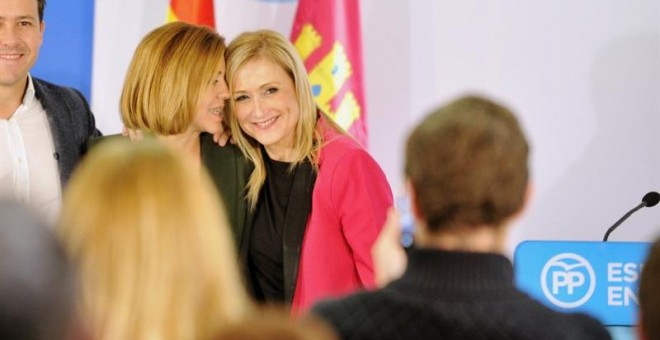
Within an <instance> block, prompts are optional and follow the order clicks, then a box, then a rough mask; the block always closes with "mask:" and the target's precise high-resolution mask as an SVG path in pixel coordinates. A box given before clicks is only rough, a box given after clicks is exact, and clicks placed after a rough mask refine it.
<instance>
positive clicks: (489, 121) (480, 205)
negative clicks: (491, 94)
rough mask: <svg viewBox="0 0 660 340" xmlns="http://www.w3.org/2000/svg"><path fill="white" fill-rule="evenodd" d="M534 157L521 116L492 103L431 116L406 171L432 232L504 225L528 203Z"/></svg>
mask: <svg viewBox="0 0 660 340" xmlns="http://www.w3.org/2000/svg"><path fill="white" fill-rule="evenodd" d="M528 153H529V147H528V145H527V140H526V139H525V136H524V133H523V131H522V129H521V128H520V125H519V123H518V120H517V119H516V117H515V116H514V115H513V113H512V112H511V111H509V110H508V109H507V108H505V107H504V106H502V105H499V104H497V103H494V102H492V101H490V100H488V99H485V98H481V97H477V96H467V97H462V98H460V99H458V100H455V101H453V102H451V103H449V104H448V105H446V106H443V107H440V108H439V109H437V110H436V111H434V112H432V113H431V114H430V115H428V116H427V117H426V118H425V119H424V120H423V121H422V122H421V123H420V124H419V125H418V126H417V127H416V128H415V129H414V130H413V132H412V134H411V135H410V137H409V138H408V142H407V146H406V157H405V173H406V176H407V177H408V178H409V180H410V181H411V183H412V186H413V188H414V189H415V193H416V195H417V196H416V199H417V204H418V208H419V210H420V213H421V215H422V217H423V219H424V220H425V221H426V223H427V224H428V228H429V230H430V231H431V232H433V231H438V230H440V229H444V228H448V227H451V226H454V225H499V224H500V223H501V222H504V220H505V219H506V218H507V217H509V216H511V215H512V214H513V213H515V212H516V211H518V210H519V209H520V208H522V205H523V203H524V197H525V192H526V189H527V182H528V168H527V159H528Z"/></svg>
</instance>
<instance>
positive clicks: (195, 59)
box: [120, 22, 226, 135]
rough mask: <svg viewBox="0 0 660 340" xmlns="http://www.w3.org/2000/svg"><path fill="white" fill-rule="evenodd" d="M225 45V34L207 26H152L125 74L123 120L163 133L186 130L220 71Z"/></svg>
mask: <svg viewBox="0 0 660 340" xmlns="http://www.w3.org/2000/svg"><path fill="white" fill-rule="evenodd" d="M225 48H226V45H225V39H224V38H223V37H222V36H220V35H218V33H217V32H215V31H213V30H211V29H210V28H208V27H205V26H197V25H192V24H187V23H184V22H173V23H169V24H165V25H162V26H160V27H158V28H156V29H154V30H153V31H151V32H149V33H148V34H147V35H146V36H145V37H144V38H143V39H142V41H141V42H140V44H139V45H138V47H137V48H136V50H135V54H134V55H133V59H132V60H131V63H130V65H129V67H128V71H127V73H126V79H125V80H124V87H123V89H122V93H121V108H120V109H121V117H122V121H123V123H124V126H126V127H127V128H129V129H138V130H142V131H145V132H147V131H148V132H153V133H155V134H159V135H175V134H179V133H182V132H184V131H185V130H186V128H188V126H189V125H190V123H191V122H192V121H193V119H194V118H195V113H196V109H197V106H198V105H199V103H200V101H201V99H202V95H203V94H204V93H205V89H206V87H207V86H208V85H209V84H210V83H211V81H213V80H214V79H215V78H216V77H217V74H218V71H219V70H220V66H221V64H222V58H223V54H224V52H225Z"/></svg>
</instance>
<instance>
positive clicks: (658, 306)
mask: <svg viewBox="0 0 660 340" xmlns="http://www.w3.org/2000/svg"><path fill="white" fill-rule="evenodd" d="M639 308H640V311H639V320H640V321H639V328H638V331H639V339H640V340H660V238H659V239H657V240H656V241H655V243H654V244H653V247H652V248H651V252H649V255H648V258H647V259H646V262H645V263H644V269H642V277H641V278H640V279H639Z"/></svg>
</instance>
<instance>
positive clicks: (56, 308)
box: [0, 201, 75, 340]
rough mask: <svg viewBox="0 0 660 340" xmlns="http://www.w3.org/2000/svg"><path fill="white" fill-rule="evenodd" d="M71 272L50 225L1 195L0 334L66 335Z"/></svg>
mask: <svg viewBox="0 0 660 340" xmlns="http://www.w3.org/2000/svg"><path fill="white" fill-rule="evenodd" d="M74 323H75V321H74V276H73V271H72V269H71V267H70V266H69V263H68V262H67V260H66V257H65V255H64V251H63V250H62V248H61V247H60V245H59V244H58V243H57V239H56V237H55V235H53V233H52V231H51V230H49V229H48V228H46V226H45V225H44V224H43V223H42V222H41V221H40V220H39V219H37V218H36V217H35V216H34V215H33V214H32V212H31V211H28V209H27V208H26V207H25V206H23V205H21V204H19V203H15V202H10V201H0V339H20V340H31V339H34V340H37V339H44V340H45V339H54V340H60V339H70V338H71V336H72V330H73V327H72V326H73V325H74Z"/></svg>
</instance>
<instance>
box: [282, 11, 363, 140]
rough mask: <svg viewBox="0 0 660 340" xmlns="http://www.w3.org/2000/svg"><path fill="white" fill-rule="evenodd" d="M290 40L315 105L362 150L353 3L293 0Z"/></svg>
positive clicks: (359, 63)
mask: <svg viewBox="0 0 660 340" xmlns="http://www.w3.org/2000/svg"><path fill="white" fill-rule="evenodd" d="M291 41H292V42H293V43H294V45H295V46H296V49H297V50H298V52H299V53H300V56H301V57H302V59H303V62H304V63H305V67H306V68H307V72H308V74H309V79H310V82H311V86H312V92H313V93H314V97H315V98H316V103H317V104H318V105H319V107H321V108H322V109H323V110H324V111H325V112H326V113H328V114H329V115H330V117H332V118H333V119H334V120H335V122H337V123H338V124H339V125H340V126H341V127H343V128H344V129H346V130H347V131H348V132H349V133H350V134H351V135H352V136H353V137H355V139H357V140H358V142H360V143H361V144H362V145H363V146H364V147H365V148H366V147H367V141H368V138H367V136H368V135H367V120H366V109H365V100H364V87H363V82H364V77H363V74H364V73H363V68H362V35H361V29H360V3H359V1H357V0H299V2H298V9H297V11H296V16H295V20H294V23H293V29H292V30H291Z"/></svg>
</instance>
